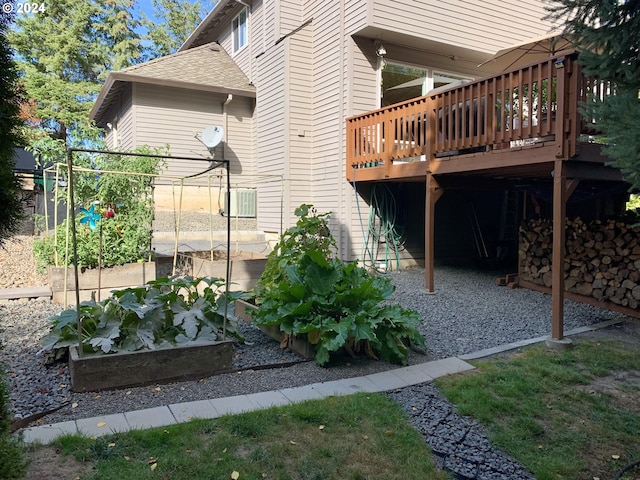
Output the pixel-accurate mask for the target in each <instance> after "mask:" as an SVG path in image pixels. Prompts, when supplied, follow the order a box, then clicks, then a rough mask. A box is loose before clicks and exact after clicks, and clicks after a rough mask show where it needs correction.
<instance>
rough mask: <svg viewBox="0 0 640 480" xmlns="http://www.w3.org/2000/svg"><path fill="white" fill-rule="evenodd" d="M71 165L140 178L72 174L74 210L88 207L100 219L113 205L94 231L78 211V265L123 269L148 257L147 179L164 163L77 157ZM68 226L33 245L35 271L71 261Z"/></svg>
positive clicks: (149, 214) (116, 157) (141, 158)
mask: <svg viewBox="0 0 640 480" xmlns="http://www.w3.org/2000/svg"><path fill="white" fill-rule="evenodd" d="M138 152H139V153H141V154H144V153H148V154H157V153H160V151H159V150H150V149H148V148H142V149H138ZM74 160H75V158H74ZM75 163H76V164H77V166H79V167H85V168H91V169H92V170H95V169H97V170H111V171H117V172H129V173H138V174H140V175H131V174H128V175H125V174H117V173H105V174H99V175H96V173H95V171H91V172H77V173H75V174H74V197H75V200H76V202H77V205H76V206H77V207H83V208H85V210H86V209H88V208H90V205H93V206H94V208H95V210H96V212H98V213H100V214H103V215H104V214H105V212H106V210H107V209H108V207H109V205H110V204H112V206H114V207H115V216H114V217H113V218H106V217H103V218H101V219H100V220H98V221H97V222H96V223H97V224H98V227H99V228H91V224H90V222H86V218H85V216H84V215H83V213H81V212H79V214H78V215H77V216H76V231H77V235H76V237H77V249H78V265H80V266H82V267H96V266H98V264H99V261H100V260H101V262H102V265H103V266H112V265H122V264H125V263H130V262H137V261H139V260H143V259H144V258H146V257H148V256H149V254H150V248H151V233H152V222H153V215H154V207H153V195H152V194H153V177H152V176H151V175H154V174H157V173H158V172H159V170H160V168H161V166H162V165H163V162H162V161H161V160H160V159H159V158H154V157H145V156H120V155H106V156H104V155H100V156H92V157H88V156H81V155H78V157H77V162H75ZM67 224H68V222H67V220H65V221H64V222H63V223H62V224H61V225H60V226H59V227H58V228H57V229H56V234H55V236H51V237H45V238H43V239H40V240H37V241H36V242H34V254H35V256H36V259H37V260H38V264H39V266H40V268H43V267H45V266H46V265H71V264H72V263H73V256H72V253H71V252H72V249H71V248H69V253H68V254H67V249H66V230H67ZM101 242H102V246H100V243H101ZM100 256H101V259H100V258H99V257H100ZM65 259H66V261H65Z"/></svg>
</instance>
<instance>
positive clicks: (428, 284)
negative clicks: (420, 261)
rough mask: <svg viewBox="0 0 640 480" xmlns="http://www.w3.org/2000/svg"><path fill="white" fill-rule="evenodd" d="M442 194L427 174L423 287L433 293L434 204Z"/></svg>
mask: <svg viewBox="0 0 640 480" xmlns="http://www.w3.org/2000/svg"><path fill="white" fill-rule="evenodd" d="M443 193H444V190H443V189H442V187H440V185H439V184H438V182H437V180H436V179H435V178H434V177H433V174H431V173H427V181H426V195H425V197H426V199H425V219H424V226H425V232H424V287H425V289H426V290H427V291H428V292H434V291H435V287H434V275H433V262H434V257H435V248H434V243H435V219H436V202H437V201H438V199H439V198H440V197H441V196H442V194H443Z"/></svg>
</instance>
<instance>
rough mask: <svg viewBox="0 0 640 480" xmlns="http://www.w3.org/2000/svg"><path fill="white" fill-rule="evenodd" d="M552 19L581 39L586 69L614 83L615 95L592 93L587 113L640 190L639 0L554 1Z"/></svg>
mask: <svg viewBox="0 0 640 480" xmlns="http://www.w3.org/2000/svg"><path fill="white" fill-rule="evenodd" d="M550 11H551V14H550V16H551V18H553V19H555V20H560V21H562V22H564V25H565V31H566V32H567V33H568V34H570V35H573V37H574V38H576V39H577V43H578V46H579V48H580V55H579V57H578V61H579V63H580V64H581V65H582V67H583V70H584V72H585V74H587V75H591V76H595V77H598V79H599V80H601V81H603V82H612V84H613V87H612V89H613V90H614V91H615V96H609V97H606V98H604V99H601V98H598V97H597V96H596V97H594V98H588V99H587V102H586V103H585V104H584V114H585V115H587V116H588V118H592V119H594V121H595V122H596V124H597V126H598V129H599V130H601V131H602V133H603V135H604V136H605V137H606V144H607V147H606V148H605V149H604V152H605V153H606V154H607V155H609V156H610V157H611V158H612V159H614V162H613V165H614V166H616V167H618V168H620V169H621V170H622V172H623V173H624V175H625V178H626V179H627V180H628V181H629V182H630V183H631V184H632V186H633V187H634V188H635V189H636V190H637V189H640V134H639V131H638V124H639V122H640V98H639V97H638V94H639V91H640V69H639V68H638V51H639V50H640V36H638V34H637V32H638V31H640V8H638V2H637V1H635V0H626V1H619V0H556V1H555V2H554V4H553V5H552V6H551V7H550Z"/></svg>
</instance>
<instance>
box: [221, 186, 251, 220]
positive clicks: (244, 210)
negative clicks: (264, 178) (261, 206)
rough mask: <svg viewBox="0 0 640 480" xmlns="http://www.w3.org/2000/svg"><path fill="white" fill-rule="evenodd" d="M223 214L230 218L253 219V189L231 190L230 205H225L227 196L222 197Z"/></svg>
mask: <svg viewBox="0 0 640 480" xmlns="http://www.w3.org/2000/svg"><path fill="white" fill-rule="evenodd" d="M224 204H225V205H224V213H225V215H229V216H231V217H243V218H255V216H256V190H255V189H253V188H232V189H231V204H230V205H227V195H226V192H225V196H224Z"/></svg>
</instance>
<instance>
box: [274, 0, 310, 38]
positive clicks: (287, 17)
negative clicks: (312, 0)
mask: <svg viewBox="0 0 640 480" xmlns="http://www.w3.org/2000/svg"><path fill="white" fill-rule="evenodd" d="M278 3H279V4H280V11H279V14H278V36H280V37H282V36H284V35H287V34H289V33H290V32H292V31H293V30H295V29H296V28H298V27H299V26H300V24H302V22H304V19H303V18H302V2H301V1H300V0H279V1H276V2H275V4H276V5H277V4H278Z"/></svg>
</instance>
